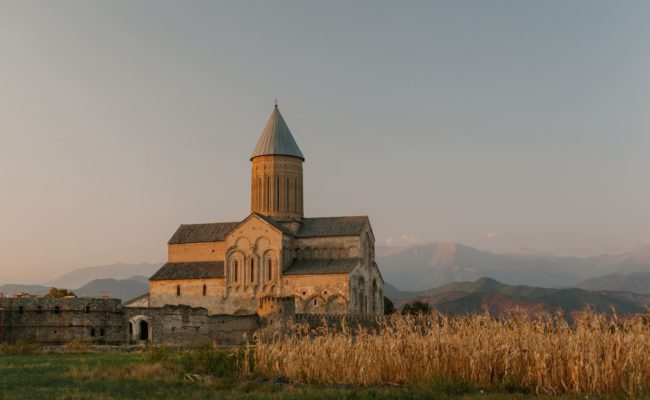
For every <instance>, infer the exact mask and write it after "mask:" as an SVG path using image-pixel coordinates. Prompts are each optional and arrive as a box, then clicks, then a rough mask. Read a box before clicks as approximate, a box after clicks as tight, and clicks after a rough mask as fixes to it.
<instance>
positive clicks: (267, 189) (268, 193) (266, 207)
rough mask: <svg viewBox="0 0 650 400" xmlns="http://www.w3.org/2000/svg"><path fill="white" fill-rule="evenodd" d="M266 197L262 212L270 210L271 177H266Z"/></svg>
mask: <svg viewBox="0 0 650 400" xmlns="http://www.w3.org/2000/svg"><path fill="white" fill-rule="evenodd" d="M265 192H266V196H265V198H264V201H266V204H265V206H264V210H266V211H270V210H271V177H270V176H267V177H266V190H265Z"/></svg>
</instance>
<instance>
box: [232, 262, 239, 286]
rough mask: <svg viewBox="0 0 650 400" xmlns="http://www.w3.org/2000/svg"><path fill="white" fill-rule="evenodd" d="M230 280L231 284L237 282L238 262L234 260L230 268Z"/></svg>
mask: <svg viewBox="0 0 650 400" xmlns="http://www.w3.org/2000/svg"><path fill="white" fill-rule="evenodd" d="M232 279H233V282H237V281H239V261H238V260H235V262H234V263H233V266H232Z"/></svg>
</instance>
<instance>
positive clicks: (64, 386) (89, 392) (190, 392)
mask: <svg viewBox="0 0 650 400" xmlns="http://www.w3.org/2000/svg"><path fill="white" fill-rule="evenodd" d="M157 357H158V356H157V355H154V356H153V357H152V356H151V355H147V354H145V353H99V354H77V355H75V354H44V355H20V356H1V357H0V398H1V399H29V400H38V399H91V400H92V399H148V398H151V399H161V400H162V399H193V400H198V399H235V398H236V399H240V398H246V399H303V398H309V399H420V398H435V399H445V398H465V399H484V400H491V399H503V398H506V399H524V398H529V397H530V396H529V395H527V394H525V393H508V392H507V391H504V390H501V391H492V392H482V391H481V389H479V388H473V387H470V386H468V385H464V384H459V383H456V384H448V383H440V382H428V383H420V384H417V385H413V386H411V387H409V388H405V387H391V386H370V387H353V386H348V385H339V386H321V385H299V384H290V383H287V382H284V381H283V380H281V379H280V380H264V379H261V378H249V379H241V378H235V377H234V375H232V374H229V373H226V374H223V375H225V376H223V377H221V378H219V377H216V378H214V379H213V380H212V381H204V382H201V381H198V382H197V381H192V380H190V379H192V375H190V376H189V377H188V376H186V375H185V373H184V372H183V371H182V370H167V369H165V368H161V367H160V365H161V364H160V362H159V361H156V358H157ZM161 358H165V356H163V357H161ZM217 369H218V366H217ZM535 398H538V399H544V398H545V397H535ZM552 398H553V399H569V398H575V399H578V398H584V397H552ZM609 398H613V397H609Z"/></svg>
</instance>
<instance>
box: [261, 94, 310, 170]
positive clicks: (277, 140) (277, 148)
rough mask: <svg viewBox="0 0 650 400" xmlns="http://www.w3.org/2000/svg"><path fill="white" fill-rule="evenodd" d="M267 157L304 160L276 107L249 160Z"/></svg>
mask: <svg viewBox="0 0 650 400" xmlns="http://www.w3.org/2000/svg"><path fill="white" fill-rule="evenodd" d="M267 155H285V156H293V157H298V158H301V159H302V160H303V161H304V160H305V156H303V155H302V152H301V151H300V148H299V147H298V144H297V143H296V141H295V140H294V138H293V135H291V131H289V127H288V126H287V123H286V122H284V118H282V114H280V110H278V106H277V105H276V106H275V108H274V109H273V112H272V113H271V116H270V117H269V120H268V122H267V123H266V126H265V127H264V130H263V131H262V136H260V140H259V141H258V142H257V146H255V150H254V151H253V154H251V160H252V159H253V158H255V157H258V156H267Z"/></svg>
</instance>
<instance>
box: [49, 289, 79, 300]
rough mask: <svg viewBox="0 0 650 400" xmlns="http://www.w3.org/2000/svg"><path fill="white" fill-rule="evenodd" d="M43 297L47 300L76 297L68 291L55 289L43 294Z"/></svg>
mask: <svg viewBox="0 0 650 400" xmlns="http://www.w3.org/2000/svg"><path fill="white" fill-rule="evenodd" d="M45 297H46V298H48V299H60V298H62V297H77V295H76V294H74V293H72V291H70V290H68V289H57V288H54V287H53V288H51V289H50V291H49V292H47V293H46V294H45Z"/></svg>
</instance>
